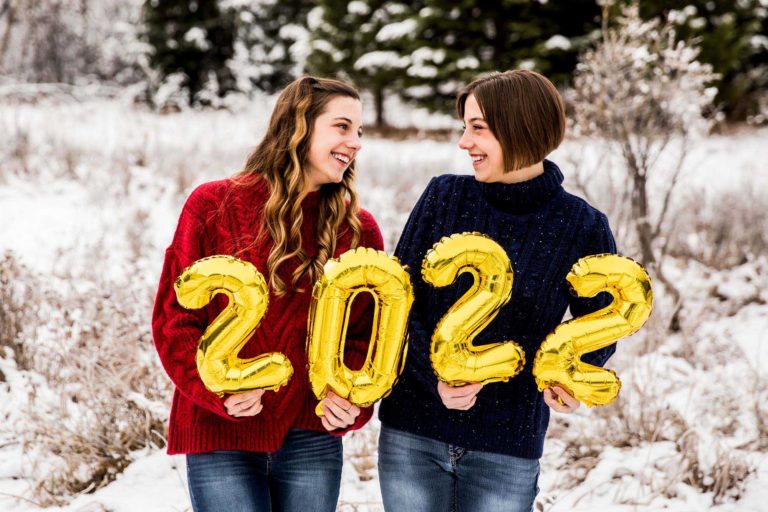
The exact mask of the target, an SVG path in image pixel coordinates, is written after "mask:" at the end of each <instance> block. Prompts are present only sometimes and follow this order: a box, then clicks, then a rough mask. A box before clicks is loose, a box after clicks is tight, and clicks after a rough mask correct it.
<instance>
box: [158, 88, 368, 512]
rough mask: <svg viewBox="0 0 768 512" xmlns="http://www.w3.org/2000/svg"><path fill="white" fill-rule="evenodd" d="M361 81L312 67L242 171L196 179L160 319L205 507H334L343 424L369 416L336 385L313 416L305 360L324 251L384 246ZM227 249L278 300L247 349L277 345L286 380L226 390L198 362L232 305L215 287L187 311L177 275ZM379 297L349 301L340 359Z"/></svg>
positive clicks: (193, 488) (175, 436)
mask: <svg viewBox="0 0 768 512" xmlns="http://www.w3.org/2000/svg"><path fill="white" fill-rule="evenodd" d="M361 116H362V107H361V103H360V97H359V95H358V93H357V91H356V90H355V89H354V88H353V87H351V86H349V85H347V84H346V83H343V82H339V81H337V80H329V79H321V78H315V77H303V78H300V79H298V80H296V81H294V82H292V83H291V84H290V85H288V86H287V87H286V88H285V90H283V92H282V93H281V94H280V96H279V98H278V99H277V104H276V105H275V108H274V111H273V112H272V117H271V119H270V122H269V126H268V128H267V131H266V133H265V135H264V138H263V140H262V141H261V142H260V143H259V145H258V146H257V147H256V149H255V150H254V151H253V152H252V154H251V155H250V156H249V157H248V160H247V162H246V164H245V168H244V170H243V171H242V172H240V173H239V174H237V175H236V176H234V177H232V178H228V179H223V180H219V181H213V182H210V183H205V184H203V185H201V186H199V187H198V188H196V189H195V190H194V191H193V192H192V194H191V195H190V196H189V198H188V199H187V201H186V204H185V205H184V208H183V210H182V212H181V217H180V219H179V223H178V227H177V228H176V233H175V235H174V237H173V241H172V242H171V245H170V247H169V248H168V250H167V252H166V254H165V263H164V266H163V271H162V276H161V278H160V286H159V289H158V292H157V299H156V302H155V310H154V316H153V320H152V328H153V334H154V341H155V345H156V347H157V351H158V354H159V355H160V360H161V362H162V363H163V366H164V367H165V370H166V371H167V373H168V375H169V376H170V378H171V380H172V381H173V383H174V385H175V391H174V395H173V407H172V409H171V416H170V425H169V429H168V453H170V454H175V453H184V454H186V456H187V476H188V482H189V491H190V497H191V500H192V507H193V509H194V510H195V511H196V512H200V511H219V510H242V511H267V510H272V511H297V510H312V511H329V512H330V511H334V510H336V502H337V500H338V496H339V485H340V480H341V466H342V446H341V439H340V437H339V436H340V435H342V434H343V433H344V432H346V431H349V430H353V429H358V428H361V427H362V426H363V425H364V424H365V423H366V422H367V421H368V420H369V419H370V417H371V412H372V409H371V408H368V409H363V410H361V409H360V408H358V407H357V406H354V405H352V404H351V403H349V402H348V401H347V400H344V399H342V398H340V397H338V396H336V395H334V394H333V393H330V394H329V396H328V397H327V398H326V399H325V400H324V401H323V406H322V409H323V412H324V416H323V418H322V419H320V418H318V417H317V416H316V414H315V406H316V405H317V400H316V399H315V396H314V395H313V393H312V391H311V389H310V386H309V381H308V376H307V372H306V370H305V368H306V367H307V356H306V351H305V340H306V336H307V315H308V313H309V305H310V301H311V299H312V293H311V290H312V286H313V283H314V282H315V280H316V279H317V278H318V277H319V276H320V275H321V273H322V270H323V264H324V263H325V262H326V261H328V259H329V258H334V257H338V256H339V255H340V254H341V253H343V252H345V251H347V250H348V249H350V248H354V247H357V246H362V247H371V248H374V249H378V250H382V249H383V242H382V238H381V233H380V232H379V228H378V226H377V225H376V221H375V220H374V219H373V217H372V216H371V215H370V214H369V213H368V212H366V211H364V210H361V209H359V208H358V205H357V195H356V193H355V188H354V177H355V157H356V156H357V154H358V152H359V151H360V149H361V144H360V137H361V135H362V128H361ZM215 254H230V255H234V256H237V257H238V258H240V259H243V260H245V261H248V262H250V263H252V264H253V265H255V266H256V268H257V270H258V271H259V272H261V274H262V275H264V276H265V278H266V281H267V283H268V285H269V306H268V308H267V312H266V314H265V316H264V317H263V318H262V320H261V323H260V325H259V327H258V329H257V330H256V331H255V333H254V334H253V336H252V337H251V338H250V339H249V340H248V342H247V344H246V345H245V347H244V348H243V349H242V350H241V351H240V354H239V356H240V357H241V358H249V357H255V356H258V355H260V354H263V353H265V352H281V353H283V354H284V355H285V356H287V358H288V359H289V360H290V362H291V364H292V366H293V368H294V370H295V371H294V373H293V376H292V377H291V379H290V380H289V381H288V383H287V384H286V385H285V386H284V387H281V388H280V389H278V390H277V391H275V392H273V391H264V390H260V389H258V390H252V391H244V392H240V393H234V394H230V395H228V396H225V397H223V398H220V397H219V396H218V395H216V394H215V393H212V392H211V391H209V390H208V389H206V388H205V386H204V385H203V382H202V380H201V379H200V376H199V374H198V372H197V368H196V363H195V354H196V352H197V347H198V341H199V340H200V337H201V335H202V334H203V332H204V331H205V328H206V326H208V325H209V324H210V323H211V321H212V320H213V319H214V318H216V316H217V315H218V314H219V312H221V311H222V309H223V308H224V306H226V299H225V298H224V296H223V295H221V294H220V295H218V296H216V298H215V299H214V301H213V302H212V303H211V304H209V305H208V306H206V307H205V308H203V309H199V310H187V309H184V308H182V307H181V306H180V305H179V303H178V301H177V300H176V297H175V294H174V290H173V283H174V280H175V279H176V278H177V277H178V276H179V274H181V272H182V270H183V269H184V268H185V267H187V266H188V265H190V264H192V263H193V262H195V261H197V260H198V259H201V258H204V257H206V256H211V255H215ZM372 305H373V302H372V300H368V301H366V299H365V298H364V297H361V298H360V299H358V300H357V301H355V304H354V305H353V307H352V313H351V317H350V324H349V325H350V327H349V331H348V336H347V341H346V347H347V351H346V359H345V362H346V363H347V364H348V365H350V366H352V367H359V366H360V365H361V364H362V362H363V360H364V359H365V357H366V354H367V346H368V333H367V332H366V331H367V330H369V329H370V327H369V326H370V323H371V319H372V312H373V309H372Z"/></svg>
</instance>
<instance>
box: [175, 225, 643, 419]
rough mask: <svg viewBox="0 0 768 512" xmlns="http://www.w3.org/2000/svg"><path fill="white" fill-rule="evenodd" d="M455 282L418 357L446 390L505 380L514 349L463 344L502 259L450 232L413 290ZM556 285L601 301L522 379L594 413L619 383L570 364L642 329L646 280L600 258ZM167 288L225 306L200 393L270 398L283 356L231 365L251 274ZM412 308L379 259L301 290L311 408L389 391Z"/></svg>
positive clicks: (259, 285)
mask: <svg viewBox="0 0 768 512" xmlns="http://www.w3.org/2000/svg"><path fill="white" fill-rule="evenodd" d="M463 272H469V273H471V274H472V275H473V276H474V278H475V279H474V285H473V286H472V288H470V290H469V291H467V292H466V293H465V294H464V295H463V296H462V297H461V298H460V299H459V300H458V301H457V303H456V304H454V305H453V306H452V307H451V309H450V310H449V311H448V312H447V313H446V314H445V315H444V316H443V317H442V318H441V320H440V321H439V322H438V325H437V327H436V329H435V332H434V334H433V336H432V344H431V350H430V359H431V362H432V366H433V368H434V370H435V373H436V374H437V376H438V378H439V379H441V380H443V381H445V382H448V383H449V384H451V385H462V384H465V383H472V382H483V383H490V382H498V381H506V380H509V379H510V378H512V377H514V376H516V375H517V374H518V373H519V372H520V371H521V370H522V368H523V366H524V364H525V353H524V352H523V350H522V348H521V347H520V346H519V345H518V344H517V343H515V342H514V341H511V340H507V341H500V342H497V343H492V344H488V345H483V346H480V347H475V346H474V345H473V344H472V340H473V339H474V337H475V336H476V335H477V334H478V333H479V332H480V331H482V330H483V329H484V328H485V327H486V326H487V325H488V324H489V323H490V322H491V321H492V320H493V319H494V318H495V317H496V315H497V314H498V311H499V310H500V309H501V308H502V307H503V306H504V305H505V304H506V303H507V302H509V299H510V297H511V294H512V282H513V276H514V273H513V270H512V266H511V263H510V260H509V257H508V256H507V254H506V252H505V251H504V249H503V248H502V247H501V246H499V245H498V244H497V243H496V242H494V241H493V240H491V239H490V238H488V237H487V236H485V235H481V234H478V233H462V234H455V235H452V236H450V237H444V238H443V239H441V240H440V241H439V242H438V243H436V244H435V245H434V246H433V248H432V249H431V250H430V251H429V252H428V253H427V254H426V256H425V258H424V261H423V264H422V277H423V278H424V281H425V282H427V283H430V284H432V285H434V286H439V287H442V286H448V285H450V284H451V283H452V282H454V281H455V279H456V278H457V277H458V276H459V275H460V274H461V273H463ZM567 280H568V281H569V283H570V284H571V286H572V287H573V289H574V291H575V292H576V293H577V294H578V295H579V296H581V297H592V296H594V295H596V294H598V293H600V292H603V291H606V292H608V293H610V294H611V295H612V296H613V302H612V303H611V304H610V305H608V306H607V307H605V308H603V309H601V310H599V311H596V312H594V313H591V314H589V315H585V316H583V317H579V318H576V319H573V320H570V321H568V322H564V323H562V324H560V325H558V326H557V328H556V329H555V330H554V331H553V332H552V333H551V334H550V335H549V336H547V338H546V339H545V340H544V342H543V343H542V345H541V347H540V348H539V350H538V352H537V353H536V356H535V359H534V366H533V375H534V377H535V379H536V382H537V385H538V387H539V389H540V390H543V389H544V388H546V387H549V386H552V385H554V384H558V385H560V386H563V387H564V388H566V389H567V390H568V391H570V392H571V393H572V394H573V396H574V397H576V398H577V399H578V400H580V401H582V402H584V403H586V404H587V405H589V406H592V405H604V404H607V403H610V402H611V401H613V400H614V399H615V398H616V396H617V395H618V392H619V389H620V382H619V380H618V378H617V377H616V374H615V373H614V372H613V371H610V370H605V369H603V368H599V367H595V366H592V365H589V364H587V363H584V362H582V361H581V360H580V357H581V356H582V355H583V354H585V353H588V352H592V351H594V350H598V349H600V348H603V347H605V346H608V345H610V344H612V343H614V342H615V341H617V340H618V339H620V338H622V337H624V336H628V335H629V334H632V333H634V332H636V331H637V330H638V329H639V328H640V327H642V325H643V324H644V323H645V321H646V320H647V318H648V316H649V315H650V311H651V305H652V301H653V296H652V291H651V283H650V278H649V277H648V274H647V273H646V272H645V271H644V270H643V268H642V267H641V266H640V265H639V264H638V263H636V262H635V261H633V260H631V259H629V258H625V257H623V256H618V255H614V254H603V255H595V256H587V257H585V258H582V259H580V260H579V261H578V262H577V263H576V264H575V265H574V266H573V267H572V269H571V272H570V273H569V274H568V276H567ZM174 289H175V291H176V295H177V298H178V300H179V303H180V304H181V305H182V306H184V307H186V308H191V309H197V308H201V307H204V306H205V305H206V304H208V303H209V302H210V301H211V300H212V298H213V296H214V295H215V294H217V293H224V294H225V295H227V297H228V298H229V304H228V306H227V308H226V309H225V310H224V311H222V312H221V314H219V315H218V316H217V317H216V319H214V321H213V322H212V323H211V325H210V326H208V328H207V329H206V331H205V333H204V334H203V336H202V337H201V339H200V344H199V347H198V351H197V358H196V359H197V368H198V371H199V372H200V376H201V379H202V380H203V383H204V384H205V385H206V387H207V388H208V389H210V390H211V391H214V392H217V393H220V394H221V393H232V392H237V391H243V390H247V389H254V388H267V389H274V390H276V389H278V388H279V387H280V386H282V385H284V384H285V383H287V382H288V380H289V379H290V377H291V375H292V373H293V368H292V366H291V363H290V361H289V360H288V359H287V358H286V357H285V356H284V355H283V354H280V353H277V352H273V353H268V354H263V355H261V356H258V357H255V358H250V359H240V358H238V357H237V354H238V352H239V351H240V350H241V349H242V348H243V346H244V345H245V343H246V342H247V341H248V339H249V338H250V336H251V335H252V334H253V332H254V331H255V329H256V328H257V327H258V324H259V322H260V321H261V319H262V318H263V316H264V314H265V313H266V309H267V306H268V297H269V294H268V291H267V287H266V284H265V281H264V278H263V276H262V275H261V274H260V273H259V272H258V270H256V268H255V267H254V266H253V265H251V264H250V263H247V262H244V261H242V260H238V259H237V258H234V257H232V256H211V257H208V258H204V259H201V260H199V261H197V262H195V263H193V264H192V265H191V266H189V267H188V268H186V269H185V270H184V271H183V272H182V274H181V275H180V276H179V277H178V278H177V280H176V282H175V284H174ZM362 292H368V293H371V294H372V295H373V296H374V299H375V312H374V323H373V329H372V334H371V342H370V345H369V349H368V355H367V357H366V361H365V363H364V364H363V367H362V368H361V369H360V370H357V371H353V370H350V369H349V368H348V367H347V366H346V365H345V364H344V362H343V359H344V357H343V356H344V334H345V333H346V330H347V324H348V322H349V312H350V306H351V303H352V301H353V300H354V297H355V296H356V295H357V294H358V293H362ZM412 302H413V291H412V287H411V282H410V277H409V274H408V272H407V271H406V270H405V269H404V268H403V267H402V265H400V263H399V262H398V261H397V259H395V258H393V257H390V256H388V255H387V254H386V253H384V252H381V251H375V250H373V249H365V248H358V249H354V250H351V251H348V252H346V253H344V254H342V255H341V256H340V257H339V258H337V259H333V260H329V261H328V262H327V263H326V266H325V268H324V273H323V276H322V277H321V278H320V279H319V280H318V281H317V283H315V286H314V289H313V292H312V303H311V306H310V312H309V328H308V340H307V343H308V359H309V378H310V382H311V385H312V390H313V392H314V393H315V395H316V396H317V397H318V399H322V398H324V397H325V395H326V394H327V392H328V391H329V390H333V391H334V392H335V393H336V394H338V395H339V396H343V397H346V398H347V399H348V400H350V401H351V402H352V403H355V404H357V405H360V406H368V405H370V404H372V403H374V402H375V401H377V400H379V399H380V398H382V397H384V396H386V394H387V393H389V391H390V390H391V388H392V386H393V385H394V383H395V380H396V379H397V376H398V375H399V373H400V372H401V370H402V366H403V362H404V359H405V354H406V353H407V341H406V328H407V323H408V313H409V311H410V308H411V304H412Z"/></svg>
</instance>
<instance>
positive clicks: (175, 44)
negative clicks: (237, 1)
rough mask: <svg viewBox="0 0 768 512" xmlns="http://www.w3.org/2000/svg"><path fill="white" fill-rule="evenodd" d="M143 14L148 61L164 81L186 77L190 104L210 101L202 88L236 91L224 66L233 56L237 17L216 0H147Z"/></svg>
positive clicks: (184, 86) (229, 72)
mask: <svg viewBox="0 0 768 512" xmlns="http://www.w3.org/2000/svg"><path fill="white" fill-rule="evenodd" d="M143 18H144V24H145V34H144V38H145V39H146V41H147V42H148V43H149V45H150V46H151V47H152V51H151V53H150V56H149V59H150V65H151V66H152V67H153V68H154V69H156V70H158V71H159V73H160V79H161V80H165V79H166V78H168V77H170V76H172V75H173V76H182V77H183V79H182V80H181V84H180V86H181V87H182V88H184V89H185V90H186V91H188V98H189V101H190V102H191V103H207V102H209V101H210V99H209V98H206V97H205V96H204V95H200V94H199V93H201V91H203V90H204V89H214V90H215V91H216V92H217V94H219V95H221V96H223V95H224V94H226V93H227V92H229V91H231V90H233V89H234V87H235V82H234V78H233V76H232V73H231V71H230V70H229V68H228V67H227V64H226V63H227V60H228V59H230V58H231V57H232V56H233V55H234V46H233V43H234V20H233V19H232V17H231V16H227V15H225V13H222V11H221V10H220V9H219V5H218V1H217V0H147V1H146V2H145V4H144V11H143Z"/></svg>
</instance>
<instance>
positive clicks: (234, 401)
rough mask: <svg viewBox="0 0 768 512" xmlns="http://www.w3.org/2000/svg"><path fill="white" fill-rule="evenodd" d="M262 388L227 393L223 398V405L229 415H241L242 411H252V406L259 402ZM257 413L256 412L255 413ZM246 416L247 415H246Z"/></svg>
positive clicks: (262, 391)
mask: <svg viewBox="0 0 768 512" xmlns="http://www.w3.org/2000/svg"><path fill="white" fill-rule="evenodd" d="M263 395H264V390H263V389H253V390H250V391H243V392H242V393H235V394H234V395H229V396H228V397H227V398H226V399H225V400H224V407H225V408H226V409H227V413H228V414H230V415H231V416H243V414H242V413H243V411H252V410H253V408H254V406H256V405H260V404H261V397H262V396H263ZM256 414H258V413H256ZM246 416H247V415H246Z"/></svg>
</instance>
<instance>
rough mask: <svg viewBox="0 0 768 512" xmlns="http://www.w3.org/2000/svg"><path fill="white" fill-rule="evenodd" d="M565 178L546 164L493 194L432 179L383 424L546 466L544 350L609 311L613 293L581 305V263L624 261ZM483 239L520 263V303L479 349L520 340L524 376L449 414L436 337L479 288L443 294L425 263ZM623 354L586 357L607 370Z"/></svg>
mask: <svg viewBox="0 0 768 512" xmlns="http://www.w3.org/2000/svg"><path fill="white" fill-rule="evenodd" d="M562 181H563V175H562V173H561V172H560V169H559V168H558V167H557V166H556V165H555V164H554V163H552V162H550V161H548V160H545V162H544V173H543V174H541V175H539V176H537V177H535V178H533V179H531V180H528V181H525V182H521V183H516V184H500V183H493V184H485V183H480V182H478V181H477V180H475V179H474V178H473V177H472V176H456V175H444V176H440V177H437V178H434V179H432V181H431V182H430V183H429V185H428V187H427V189H426V190H425V191H424V193H423V194H422V196H421V198H420V199H419V201H418V203H417V204H416V207H415V208H414V210H413V212H412V213H411V216H410V218H409V219H408V223H407V224H406V227H405V229H404V231H403V233H402V236H401V238H400V241H399V243H398V246H397V249H396V251H395V255H396V256H397V257H398V258H399V259H400V261H401V262H402V263H403V264H405V265H408V267H409V269H410V272H411V279H412V282H413V283H414V292H415V301H414V307H413V310H412V311H411V319H410V323H409V329H408V332H409V349H408V358H407V361H406V367H405V371H404V374H403V375H402V377H401V378H400V381H399V382H398V383H397V385H396V386H395V388H394V390H393V392H392V394H391V395H390V396H389V397H387V398H385V399H384V401H383V402H382V404H381V408H380V410H379V417H380V419H381V421H382V423H383V424H385V425H387V426H390V427H393V428H396V429H399V430H403V431H406V432H410V433H414V434H417V435H422V436H426V437H429V438H432V439H435V440H438V441H442V442H446V443H449V444H453V445H456V446H460V447H463V448H466V449H470V450H480V451H487V452H493V453H502V454H508V455H513V456H517V457H524V458H539V457H541V454H542V450H543V443H544V435H545V433H546V430H547V424H548V422H549V407H548V406H547V405H546V404H545V403H544V400H543V398H542V394H541V393H540V392H539V391H538V390H537V388H536V383H535V381H534V379H533V375H532V367H533V360H534V355H535V354H536V350H537V349H538V347H539V345H540V344H541V342H542V341H543V340H544V338H545V337H546V336H547V334H549V333H550V332H551V331H552V330H554V328H555V327H556V326H557V325H558V324H559V323H560V322H562V320H563V316H564V314H565V312H566V309H567V308H568V307H569V306H570V311H571V313H572V314H573V316H581V315H584V314H586V313H589V312H592V311H596V310H597V309H600V308H602V307H604V306H605V305H607V304H608V302H610V296H609V295H608V294H607V293H603V294H600V295H598V296H597V297H595V298H592V299H582V298H577V297H575V296H573V295H572V294H571V293H570V292H569V288H568V283H567V281H566V280H565V277H566V275H567V273H568V272H569V270H570V268H571V266H572V265H573V264H574V263H575V262H576V261H577V260H578V259H579V258H581V257H583V256H587V255H592V254H602V253H615V252H616V246H615V243H614V239H613V236H612V234H611V231H610V228H609V226H608V221H607V219H606V217H605V215H603V214H602V213H600V212H599V211H598V210H596V209H595V208H593V207H592V206H590V205H589V204H587V203H586V202H585V201H584V200H582V199H580V198H578V197H576V196H573V195H571V194H569V193H567V192H566V191H565V190H564V189H563V187H562ZM468 231H477V232H480V233H483V234H486V235H488V236H490V237H491V238H492V239H494V240H495V241H496V242H498V243H499V244H500V245H501V246H502V247H503V248H504V249H505V251H506V252H507V254H508V255H509V257H510V260H511V261H512V268H513V271H514V281H513V287H512V299H511V300H510V301H509V302H508V303H507V304H506V306H504V307H503V308H502V309H501V310H500V311H499V314H498V316H497V317H496V318H495V319H494V320H493V321H492V322H491V323H490V324H489V325H488V326H487V327H486V328H485V329H484V330H483V331H482V332H481V333H480V334H479V335H478V336H477V337H476V338H475V340H474V344H475V345H483V344H486V343H494V342H500V341H503V340H514V341H516V342H517V343H518V344H520V345H521V346H522V347H523V349H524V350H525V356H526V364H525V368H524V370H523V371H522V372H521V373H520V374H519V375H517V376H516V377H514V378H512V379H510V380H509V381H508V382H506V383H493V384H488V385H486V386H484V387H483V389H482V390H481V391H480V393H479V394H478V399H477V402H476V404H475V405H474V406H473V407H472V408H471V409H469V410H468V411H456V410H449V409H447V408H446V407H445V406H444V405H443V404H442V402H441V401H440V398H439V395H438V394H437V379H436V377H435V374H434V372H433V370H432V367H431V364H430V360H429V345H430V340H431V336H432V333H433V332H434V330H435V326H436V325H437V323H438V321H439V320H440V318H441V317H442V316H443V315H444V314H445V313H446V311H448V309H449V308H450V307H451V306H452V305H453V304H454V303H455V302H456V301H457V300H458V299H459V298H460V297H461V296H462V295H463V294H464V293H465V292H466V290H467V289H469V287H470V286H471V284H472V276H471V275H470V274H463V275H461V276H460V277H459V278H458V279H457V280H456V282H455V283H454V284H453V285H451V286H447V287H444V288H435V287H433V286H431V285H428V284H426V283H424V281H423V280H422V278H421V272H420V270H421V262H422V260H423V258H424V256H425V254H426V253H427V251H428V250H429V249H430V248H431V247H432V245H433V244H435V243H436V242H438V241H439V240H440V239H441V238H442V237H443V236H448V235H451V234H454V233H462V232H468ZM614 350H615V345H612V346H610V347H606V348H604V349H602V350H599V351H596V352H593V353H591V354H587V355H585V356H584V357H583V358H582V359H583V360H584V361H585V362H588V363H591V364H597V365H601V366H602V365H603V364H604V363H605V362H606V360H607V359H608V358H609V357H610V355H611V354H612V353H613V351H614Z"/></svg>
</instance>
